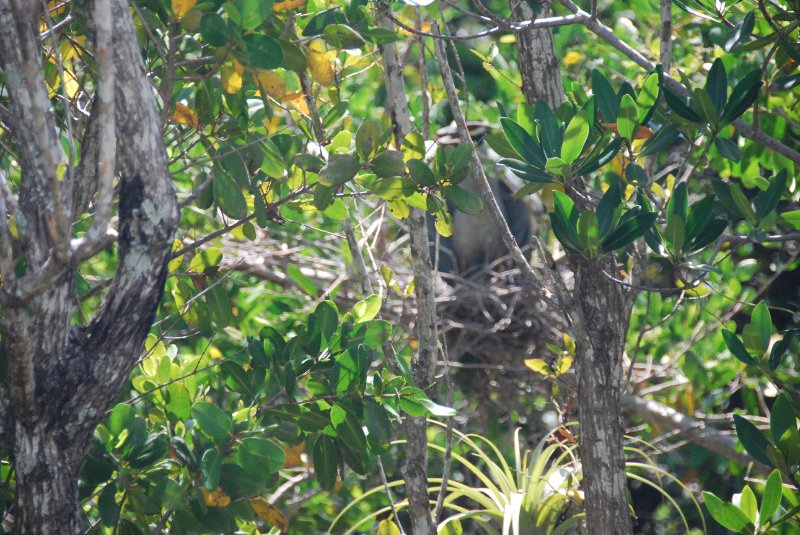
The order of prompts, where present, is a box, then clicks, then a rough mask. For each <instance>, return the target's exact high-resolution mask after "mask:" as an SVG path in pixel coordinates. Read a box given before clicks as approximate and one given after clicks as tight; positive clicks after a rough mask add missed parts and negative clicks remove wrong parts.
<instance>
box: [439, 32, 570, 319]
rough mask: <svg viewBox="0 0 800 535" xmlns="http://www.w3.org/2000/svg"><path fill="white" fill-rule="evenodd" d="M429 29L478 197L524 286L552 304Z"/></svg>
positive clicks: (447, 64) (443, 57) (444, 58)
mask: <svg viewBox="0 0 800 535" xmlns="http://www.w3.org/2000/svg"><path fill="white" fill-rule="evenodd" d="M433 33H434V35H435V36H437V38H435V39H434V46H435V49H436V60H437V61H438V63H439V71H440V72H441V75H442V81H443V83H444V88H445V92H446V93H447V100H448V101H449V103H450V109H451V110H452V113H453V119H454V121H455V123H456V127H457V128H458V134H459V137H460V139H461V143H463V144H465V145H467V146H468V147H470V149H471V151H472V168H473V170H474V172H475V180H476V182H477V184H478V189H479V190H480V193H481V197H483V202H484V206H485V209H486V210H487V211H488V212H489V214H490V215H491V217H492V219H493V221H494V223H495V224H496V225H497V228H498V229H500V235H501V236H502V238H503V243H504V244H505V245H506V247H507V248H508V250H509V251H510V252H511V256H512V257H513V258H514V262H515V263H516V264H517V266H519V268H520V271H521V272H522V276H523V278H524V279H525V283H526V286H527V287H528V288H529V289H530V291H531V292H533V293H534V294H535V295H537V296H538V297H541V298H542V299H543V300H545V301H547V302H550V303H551V304H554V303H555V301H554V296H553V295H552V294H550V292H549V291H548V290H546V289H545V288H544V285H543V284H542V283H541V281H540V280H539V277H537V276H536V274H535V273H534V272H533V269H532V268H531V265H530V264H529V263H528V260H527V259H526V258H525V255H524V254H523V252H522V249H520V247H519V245H518V244H517V240H516V239H514V235H513V234H511V229H509V228H508V223H507V222H506V220H505V218H504V217H503V213H502V212H501V211H500V207H499V206H498V205H497V200H496V199H495V198H494V194H493V193H492V188H491V186H490V185H489V181H488V180H487V179H486V173H484V171H483V164H482V163H481V160H480V157H479V155H478V152H477V150H476V148H475V144H474V143H473V142H472V138H471V137H470V135H469V129H468V128H467V124H466V121H465V119H464V115H463V113H462V112H461V105H460V103H459V100H458V95H457V94H456V88H455V83H454V82H453V73H452V71H451V70H450V65H449V63H448V62H447V53H446V52H445V49H444V44H443V42H442V40H441V39H438V35H439V30H438V27H437V25H436V24H435V23H434V25H433Z"/></svg>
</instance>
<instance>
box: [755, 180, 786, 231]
mask: <svg viewBox="0 0 800 535" xmlns="http://www.w3.org/2000/svg"><path fill="white" fill-rule="evenodd" d="M787 177H788V175H787V173H786V169H781V170H780V172H779V173H778V174H777V176H775V178H774V179H772V181H771V182H770V183H769V187H768V188H767V190H766V191H763V192H761V193H759V194H758V196H757V197H756V200H755V202H754V203H753V204H754V205H755V208H756V221H757V222H761V221H762V220H763V219H764V218H765V217H767V216H768V215H769V214H770V212H772V211H773V210H774V209H775V208H777V206H778V202H779V201H780V200H781V196H782V195H783V192H784V191H786V183H787Z"/></svg>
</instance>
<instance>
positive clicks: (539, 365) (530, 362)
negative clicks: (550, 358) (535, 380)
mask: <svg viewBox="0 0 800 535" xmlns="http://www.w3.org/2000/svg"><path fill="white" fill-rule="evenodd" d="M524 363H525V366H527V367H528V368H530V369H532V370H533V371H535V372H536V373H538V374H539V375H550V372H551V370H550V365H549V364H548V363H547V362H546V361H544V360H542V359H525V360H524Z"/></svg>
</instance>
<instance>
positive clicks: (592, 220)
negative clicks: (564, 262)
mask: <svg viewBox="0 0 800 535" xmlns="http://www.w3.org/2000/svg"><path fill="white" fill-rule="evenodd" d="M598 227H599V225H598V223H597V214H595V213H594V212H590V211H587V212H583V213H582V214H581V215H580V216H579V217H578V237H579V238H580V240H581V243H582V244H583V246H584V249H586V250H588V251H589V252H593V251H596V250H597V248H598V246H599V242H600V231H599V228H598Z"/></svg>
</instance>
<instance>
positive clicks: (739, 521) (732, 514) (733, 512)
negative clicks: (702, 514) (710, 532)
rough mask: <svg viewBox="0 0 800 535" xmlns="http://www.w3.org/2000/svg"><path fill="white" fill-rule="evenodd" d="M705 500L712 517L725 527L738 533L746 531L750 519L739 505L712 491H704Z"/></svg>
mask: <svg viewBox="0 0 800 535" xmlns="http://www.w3.org/2000/svg"><path fill="white" fill-rule="evenodd" d="M703 501H704V502H705V504H706V508H707V509H708V512H709V514H711V517H712V518H713V519H714V520H716V521H717V522H719V523H720V524H722V525H723V526H724V527H726V528H728V529H730V530H732V531H735V532H737V533H744V532H745V531H744V530H745V528H746V527H747V524H748V520H747V517H746V516H745V514H744V513H742V511H740V510H739V508H738V507H736V506H735V505H733V504H731V503H726V502H723V501H722V500H720V499H719V498H717V497H716V496H715V495H714V494H712V493H710V492H706V491H703Z"/></svg>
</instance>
